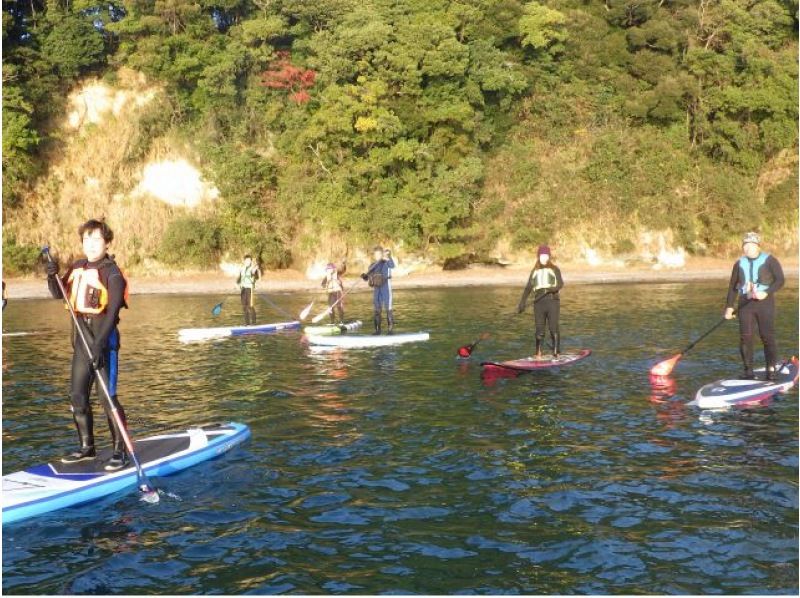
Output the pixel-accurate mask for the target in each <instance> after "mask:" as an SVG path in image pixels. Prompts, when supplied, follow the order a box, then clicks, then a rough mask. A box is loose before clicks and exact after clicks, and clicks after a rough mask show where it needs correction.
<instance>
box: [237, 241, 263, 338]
mask: <svg viewBox="0 0 800 598" xmlns="http://www.w3.org/2000/svg"><path fill="white" fill-rule="evenodd" d="M259 278H261V270H259V269H258V264H254V263H253V258H252V256H250V255H246V256H244V263H243V264H242V268H241V270H239V277H238V278H237V279H236V286H237V287H239V295H240V297H241V299H242V310H243V311H244V325H245V326H250V325H251V324H255V323H256V281H257V280H258V279H259Z"/></svg>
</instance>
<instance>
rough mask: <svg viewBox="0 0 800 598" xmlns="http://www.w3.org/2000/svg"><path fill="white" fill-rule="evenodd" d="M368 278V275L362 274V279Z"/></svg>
mask: <svg viewBox="0 0 800 598" xmlns="http://www.w3.org/2000/svg"><path fill="white" fill-rule="evenodd" d="M368 278H369V276H367V275H366V274H362V275H361V280H367V279H368Z"/></svg>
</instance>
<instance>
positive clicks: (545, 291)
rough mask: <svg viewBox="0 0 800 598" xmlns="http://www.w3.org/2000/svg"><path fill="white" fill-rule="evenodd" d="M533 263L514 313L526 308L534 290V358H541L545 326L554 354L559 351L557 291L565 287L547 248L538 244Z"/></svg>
mask: <svg viewBox="0 0 800 598" xmlns="http://www.w3.org/2000/svg"><path fill="white" fill-rule="evenodd" d="M537 253H538V259H537V260H536V265H535V266H534V267H533V270H531V273H530V276H528V284H527V285H525V290H524V291H523V292H522V298H521V299H520V301H519V305H518V306H517V313H522V312H524V311H525V307H526V305H527V303H528V297H529V296H530V294H531V292H533V316H534V320H535V322H536V358H537V359H539V358H541V357H542V341H543V340H544V333H545V329H549V331H550V339H551V340H552V341H553V357H558V355H559V353H561V332H560V330H559V326H558V320H559V317H560V315H561V299H560V298H559V296H558V292H559V291H560V290H561V289H562V288H563V287H564V280H563V279H562V278H561V270H559V268H558V266H556V265H555V264H554V263H553V261H552V259H551V257H550V248H549V247H548V246H547V245H540V246H539V250H538V252H537Z"/></svg>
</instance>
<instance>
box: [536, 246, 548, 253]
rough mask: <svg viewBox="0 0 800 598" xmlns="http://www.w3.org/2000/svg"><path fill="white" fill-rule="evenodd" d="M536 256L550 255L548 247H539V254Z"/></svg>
mask: <svg viewBox="0 0 800 598" xmlns="http://www.w3.org/2000/svg"><path fill="white" fill-rule="evenodd" d="M537 255H550V247H548V246H547V245H539V252H538V254H537Z"/></svg>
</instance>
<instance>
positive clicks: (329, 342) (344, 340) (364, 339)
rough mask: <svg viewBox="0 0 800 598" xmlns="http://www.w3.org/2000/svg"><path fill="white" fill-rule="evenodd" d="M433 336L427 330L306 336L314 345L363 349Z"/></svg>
mask: <svg viewBox="0 0 800 598" xmlns="http://www.w3.org/2000/svg"><path fill="white" fill-rule="evenodd" d="M430 337H431V335H430V334H428V333H427V332H417V333H414V334H386V335H370V334H358V335H342V336H319V335H313V334H312V335H308V336H307V337H306V338H307V339H308V342H309V343H311V344H312V345H317V346H320V347H342V348H345V349H362V348H366V347H387V346H390V345H402V344H404V343H417V342H420V341H426V340H428V339H429V338H430Z"/></svg>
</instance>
